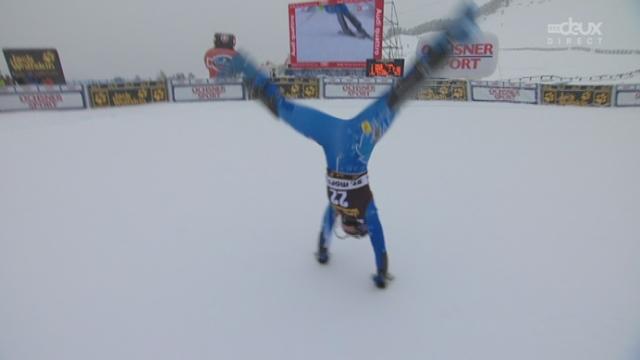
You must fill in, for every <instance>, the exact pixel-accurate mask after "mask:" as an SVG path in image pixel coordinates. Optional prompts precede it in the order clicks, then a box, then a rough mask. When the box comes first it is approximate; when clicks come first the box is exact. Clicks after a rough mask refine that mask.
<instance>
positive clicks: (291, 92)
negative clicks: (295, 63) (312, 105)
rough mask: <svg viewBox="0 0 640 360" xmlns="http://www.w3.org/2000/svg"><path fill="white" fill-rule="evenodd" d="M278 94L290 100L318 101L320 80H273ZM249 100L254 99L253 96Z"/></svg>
mask: <svg viewBox="0 0 640 360" xmlns="http://www.w3.org/2000/svg"><path fill="white" fill-rule="evenodd" d="M272 81H273V83H274V84H276V85H278V88H280V92H281V93H282V94H283V95H284V96H285V97H287V98H290V99H319V98H320V79H318V78H275V79H272ZM251 98H254V96H253V94H252V96H251Z"/></svg>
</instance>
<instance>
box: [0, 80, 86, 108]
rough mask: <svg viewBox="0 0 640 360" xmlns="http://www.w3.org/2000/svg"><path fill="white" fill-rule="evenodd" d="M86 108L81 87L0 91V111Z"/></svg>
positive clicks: (28, 88) (43, 87)
mask: <svg viewBox="0 0 640 360" xmlns="http://www.w3.org/2000/svg"><path fill="white" fill-rule="evenodd" d="M86 107H87V105H86V101H85V98H84V88H83V87H82V85H71V86H65V85H62V86H59V85H53V86H7V87H4V88H1V89H0V111H18V110H71V109H85V108H86Z"/></svg>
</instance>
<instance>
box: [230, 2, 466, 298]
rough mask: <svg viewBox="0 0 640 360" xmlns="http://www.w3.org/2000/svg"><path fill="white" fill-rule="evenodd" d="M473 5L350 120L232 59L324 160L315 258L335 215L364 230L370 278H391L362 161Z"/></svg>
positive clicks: (323, 251)
mask: <svg viewBox="0 0 640 360" xmlns="http://www.w3.org/2000/svg"><path fill="white" fill-rule="evenodd" d="M474 17H475V8H474V7H472V6H467V7H465V8H464V11H463V12H462V15H461V16H460V17H459V18H457V19H456V20H455V21H452V22H451V23H450V25H449V26H448V27H447V29H446V30H445V31H444V32H443V33H442V34H441V35H440V36H439V37H437V39H436V40H435V42H434V44H433V45H432V46H431V51H430V52H429V54H427V55H425V56H423V57H422V58H421V59H420V60H419V61H418V62H416V64H415V65H414V67H413V68H412V69H411V70H410V71H409V72H408V74H407V76H406V77H404V78H402V79H400V80H399V81H397V82H396V83H395V85H394V86H393V87H392V88H391V90H389V92H387V93H386V94H384V95H383V96H381V97H380V98H378V99H376V100H375V101H374V102H373V103H372V104H371V105H369V106H367V107H366V108H365V109H364V110H363V111H362V112H360V113H359V114H358V115H356V116H355V117H353V118H352V119H346V120H345V119H339V118H336V117H334V116H331V115H329V114H326V113H324V112H321V111H319V110H315V109H312V108H309V107H307V106H303V105H300V104H297V103H294V102H291V101H289V100H287V99H285V98H284V96H283V95H282V94H281V93H280V91H279V89H278V87H277V86H276V85H275V84H273V83H272V82H271V81H270V80H269V79H268V77H267V76H266V75H265V74H263V73H261V72H260V71H258V70H257V68H256V66H255V65H254V64H253V63H252V62H251V61H250V60H249V59H248V58H247V57H246V56H245V55H244V54H242V53H239V54H238V55H237V56H235V57H234V58H233V60H232V64H233V67H234V71H235V72H236V73H243V74H244V79H245V83H246V84H247V86H248V87H249V88H250V89H251V90H252V91H253V92H254V96H255V97H257V98H258V99H259V100H260V101H261V102H263V103H264V105H266V106H267V108H268V109H269V110H270V111H271V112H272V113H273V115H275V116H276V117H278V118H280V119H282V120H284V121H285V122H286V123H287V124H289V125H290V126H291V127H293V128H294V129H295V130H296V131H297V132H299V133H300V134H302V135H304V136H306V137H308V138H310V139H312V140H313V141H315V142H316V143H318V144H319V145H320V146H321V147H322V148H323V150H324V154H325V158H326V161H327V195H328V198H329V204H328V205H327V207H326V210H325V212H324V217H323V221H322V227H321V231H320V235H319V239H318V244H317V252H316V259H317V261H318V262H320V263H321V264H326V263H327V262H328V261H329V255H330V254H329V245H330V240H331V237H332V233H333V228H334V225H335V223H336V221H337V219H338V218H340V225H341V227H342V229H343V231H344V232H345V233H346V234H348V235H350V236H354V237H362V236H366V235H368V236H369V238H370V240H371V245H372V247H373V252H374V254H375V265H376V272H375V274H374V275H373V282H374V283H375V285H376V286H377V287H379V288H385V287H386V285H387V282H388V281H389V280H390V279H391V276H390V274H389V258H388V255H387V250H386V245H385V238H384V233H383V230H382V224H381V223H380V219H379V216H378V210H377V208H376V204H375V201H374V199H373V194H372V192H371V189H370V188H369V176H368V171H367V165H368V162H369V158H370V156H371V153H372V151H373V148H374V147H375V145H376V144H377V142H378V141H380V139H381V138H382V136H383V135H384V134H385V133H386V132H387V130H388V129H389V127H390V126H391V123H392V122H393V120H394V119H395V116H396V114H397V112H398V110H399V109H400V105H401V104H402V103H403V102H404V101H405V100H407V99H408V98H410V97H411V95H412V94H413V93H414V92H415V90H416V88H417V85H419V84H420V82H422V80H424V79H425V78H427V77H429V76H431V75H432V74H433V72H434V71H436V67H437V66H438V65H440V64H441V63H442V62H443V60H444V59H445V58H446V56H447V55H448V54H449V52H450V42H451V41H464V40H467V39H468V38H469V37H471V36H472V35H473V34H474V33H475V31H476V29H477V27H476V24H475V22H474Z"/></svg>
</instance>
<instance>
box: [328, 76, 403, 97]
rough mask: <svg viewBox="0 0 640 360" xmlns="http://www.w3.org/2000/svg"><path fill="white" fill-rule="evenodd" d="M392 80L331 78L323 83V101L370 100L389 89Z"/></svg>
mask: <svg viewBox="0 0 640 360" xmlns="http://www.w3.org/2000/svg"><path fill="white" fill-rule="evenodd" d="M392 85H393V79H373V78H332V79H325V80H324V82H323V94H322V95H323V98H325V99H371V98H377V97H379V96H381V95H382V94H384V93H385V92H386V91H388V90H389V89H391V86H392Z"/></svg>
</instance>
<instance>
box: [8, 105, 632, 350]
mask: <svg viewBox="0 0 640 360" xmlns="http://www.w3.org/2000/svg"><path fill="white" fill-rule="evenodd" d="M366 103H367V102H366V101H360V100H350V101H338V100H334V101H312V102H309V103H308V104H309V105H311V106H317V107H319V108H322V109H325V110H327V111H329V112H331V113H332V114H335V115H338V116H343V117H348V116H351V115H354V114H356V113H357V112H358V111H359V110H360V109H361V108H362V107H363V106H364V105H365V104H366ZM639 139H640V122H639V121H638V109H589V108H576V107H545V106H527V105H511V104H478V103H443V102H412V103H409V104H408V105H407V108H406V110H404V111H403V112H402V113H401V114H400V116H399V117H398V119H397V122H396V123H395V124H394V128H393V129H392V131H390V132H389V134H388V135H387V136H386V137H385V139H384V140H383V141H382V142H381V143H380V144H379V147H378V149H377V150H376V152H375V153H374V155H373V157H372V162H371V168H370V175H371V181H372V189H373V191H374V194H375V196H376V201H377V203H378V207H379V210H380V214H381V220H382V222H383V225H384V228H385V233H386V236H387V244H388V249H389V254H390V269H391V271H392V272H393V273H394V274H395V275H396V280H395V281H394V282H393V283H392V284H391V286H390V287H389V288H388V289H386V290H384V291H380V290H378V289H376V288H375V287H374V286H373V284H372V283H371V281H370V279H369V275H370V273H372V271H373V269H374V264H373V254H372V250H371V247H370V245H369V243H368V241H367V240H366V239H359V240H356V239H345V240H340V239H335V240H334V243H333V247H332V253H333V258H332V259H331V263H330V264H329V265H328V266H321V265H319V264H317V263H316V262H315V260H314V259H313V256H312V253H313V251H314V247H315V242H316V236H317V234H318V231H319V225H320V217H321V215H322V211H323V210H324V206H325V204H326V198H325V188H324V171H325V170H324V166H325V165H324V159H323V155H322V152H321V149H320V148H319V147H318V146H316V145H315V144H313V143H312V142H310V141H309V140H307V139H305V138H303V137H301V136H299V135H297V134H295V133H294V132H293V131H292V130H291V129H288V128H287V126H286V125H284V124H282V123H279V122H277V121H275V120H273V119H271V118H270V116H269V115H268V113H267V112H266V111H265V110H264V109H262V108H261V107H259V105H258V104H256V103H253V102H219V103H201V104H196V103H194V104H163V105H150V106H142V107H130V108H118V109H106V110H94V111H77V112H71V111H68V112H46V113H13V114H2V115H0V168H1V169H2V178H1V179H0V359H2V360H32V359H33V360H36V359H38V360H58V359H59V360H86V359H91V360H100V359H105V360H107V359H108V360H113V359H119V360H125V359H155V360H164V359H323V360H325V359H385V360H389V359H421V360H422V359H443V360H445V359H446V360H467V359H492V360H499V359H504V360H514V359H517V360H527V359H531V360H539V359H545V360H567V359H580V360H603V359H607V360H637V359H638V358H639V357H640V306H638V305H639V304H640V262H639V261H638V254H639V253H640V241H639V239H640V221H638V220H639V218H640V188H639V187H638V184H640V160H639V158H638V154H640V141H638V140H639Z"/></svg>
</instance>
